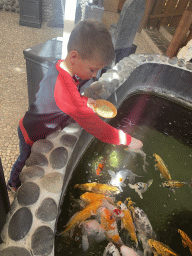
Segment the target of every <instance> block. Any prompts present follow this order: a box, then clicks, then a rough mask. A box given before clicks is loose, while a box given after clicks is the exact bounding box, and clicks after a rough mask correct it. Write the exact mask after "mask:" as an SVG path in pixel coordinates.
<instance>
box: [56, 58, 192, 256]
mask: <svg viewBox="0 0 192 256" xmlns="http://www.w3.org/2000/svg"><path fill="white" fill-rule="evenodd" d="M149 74H150V75H149ZM191 78H192V76H191V72H189V71H187V70H182V69H177V68H175V67H173V66H169V65H164V64H155V63H147V64H144V65H141V66H139V67H137V68H136V69H135V70H134V71H133V72H132V74H131V75H130V76H129V77H128V79H127V80H126V81H125V82H124V83H123V84H122V85H121V86H120V87H119V88H118V89H117V90H116V92H115V93H113V94H112V95H111V96H110V97H109V98H108V100H109V101H110V102H112V103H113V104H114V105H115V106H116V107H117V108H118V115H117V117H116V118H114V119H113V120H111V121H110V122H109V123H110V124H111V125H112V126H114V127H118V124H119V122H120V121H121V120H122V119H123V118H125V116H126V115H127V116H128V120H130V121H131V122H132V123H133V124H134V125H136V126H142V125H147V126H150V127H153V128H155V129H156V130H157V131H159V132H161V133H164V134H166V135H167V136H171V137H173V138H175V139H176V140H178V141H179V142H181V143H183V144H185V145H187V146H188V147H192V130H191V127H192V97H191V96H192V86H191V84H192V82H191V81H192V80H191ZM116 98H117V99H118V102H116ZM162 107H163V109H164V110H163V111H164V112H163V111H162ZM175 120H176V122H175ZM170 123H171V124H172V125H171V126H170ZM134 125H133V126H132V127H134ZM130 127H131V126H130ZM129 133H130V134H131V135H133V136H134V133H133V131H132V129H131V128H130V130H129ZM137 138H138V139H141V140H144V137H143V135H142V134H141V135H139V134H137ZM88 140H89V143H88V144H86V149H87V146H88V145H89V148H88V150H86V149H85V151H84V149H82V152H83V153H82V154H81V157H79V158H78V162H80V161H81V162H83V161H84V159H85V158H86V157H85V155H86V153H88V154H93V153H94V150H91V147H92V145H93V148H95V147H96V144H98V140H96V139H94V141H93V138H88ZM84 141H85V140H83V139H81V138H80V140H79V142H78V143H80V144H79V145H78V143H77V146H76V149H78V148H81V146H83V145H82V144H83V143H84ZM102 146H104V144H103V145H102ZM102 146H101V147H102ZM74 154H75V152H74ZM71 159H74V158H73V155H72V157H71ZM75 167H77V168H78V165H77V162H76V164H75V166H73V168H71V169H72V170H73V172H74V171H75ZM69 169H70V168H69ZM79 171H80V170H79ZM73 172H71V173H69V176H68V177H67V176H65V181H66V182H65V181H64V190H63V193H64V194H66V197H65V200H64V202H62V203H64V211H65V212H66V214H64V215H63V214H62V212H61V216H60V219H59V220H58V225H59V226H58V228H57V230H58V231H62V230H63V228H61V226H62V227H63V226H64V225H65V224H66V222H67V221H68V219H69V213H67V211H66V208H67V204H70V202H69V201H68V202H67V203H66V201H67V200H70V199H69V195H68V191H69V187H70V186H73V185H74V184H75V183H74V182H73V181H72V180H75V182H77V183H78V182H80V183H83V182H81V181H79V180H80V178H78V177H80V176H81V175H80V176H78V177H73ZM82 172H85V170H82ZM74 176H77V172H75V173H74ZM82 176H83V177H84V176H85V175H82ZM69 179H71V180H70V182H69ZM78 179H79V180H78ZM82 180H83V178H82ZM84 181H85V180H84ZM85 182H86V181H85ZM64 194H63V195H64ZM62 198H63V197H62ZM61 208H62V207H61ZM190 213H191V212H190V211H183V212H178V213H176V216H175V217H174V218H172V219H170V223H171V224H173V223H174V222H175V221H176V220H177V219H180V218H184V219H185V221H183V223H184V224H185V225H188V221H189V216H190ZM191 224H192V223H191ZM173 225H174V224H173ZM185 225H184V226H185ZM174 226H175V225H174ZM181 226H182V225H181ZM182 227H183V226H182ZM182 227H180V228H181V229H182ZM159 235H160V236H161V237H163V236H164V237H165V236H166V234H165V232H163V231H160V232H159ZM174 235H175V234H174ZM189 236H190V234H189ZM170 237H173V236H171V235H170ZM175 239H176V240H175ZM74 240H75V238H74ZM174 241H177V242H178V243H180V245H179V250H181V252H182V250H183V247H182V243H181V239H180V235H177V236H176V238H175V237H174ZM174 241H173V242H170V241H169V242H170V244H173V243H174ZM75 244H77V243H76V242H74V246H75ZM77 252H78V255H80V254H81V253H82V251H81V250H80V249H79V251H78V248H77V250H76V253H77ZM184 252H185V255H186V256H187V255H188V254H186V252H187V250H185V251H184ZM56 255H57V253H56ZM58 255H60V254H58ZM87 255H89V254H87ZM189 255H190V254H189Z"/></svg>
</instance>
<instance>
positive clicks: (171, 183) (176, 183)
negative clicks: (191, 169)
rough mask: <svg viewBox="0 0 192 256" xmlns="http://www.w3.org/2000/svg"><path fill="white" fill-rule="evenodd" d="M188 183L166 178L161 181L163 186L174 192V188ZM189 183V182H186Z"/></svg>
mask: <svg viewBox="0 0 192 256" xmlns="http://www.w3.org/2000/svg"><path fill="white" fill-rule="evenodd" d="M186 184H188V183H187V182H182V181H175V180H166V181H165V182H163V183H162V185H163V187H167V188H169V190H171V191H172V192H173V193H175V190H174V188H180V187H183V186H185V185H186ZM188 185H189V184H188Z"/></svg>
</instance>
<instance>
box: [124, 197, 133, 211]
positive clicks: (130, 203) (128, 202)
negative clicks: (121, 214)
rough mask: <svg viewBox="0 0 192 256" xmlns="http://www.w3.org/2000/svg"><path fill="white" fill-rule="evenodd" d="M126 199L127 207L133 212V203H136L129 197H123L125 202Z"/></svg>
mask: <svg viewBox="0 0 192 256" xmlns="http://www.w3.org/2000/svg"><path fill="white" fill-rule="evenodd" d="M126 201H127V208H128V209H129V210H130V211H131V212H132V213H133V212H134V209H135V207H134V205H135V204H136V203H134V202H133V201H132V200H131V197H127V198H126V199H125V202H126Z"/></svg>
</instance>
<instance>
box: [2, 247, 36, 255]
mask: <svg viewBox="0 0 192 256" xmlns="http://www.w3.org/2000/svg"><path fill="white" fill-rule="evenodd" d="M0 255H1V256H31V253H30V252H29V251H28V250H26V249H25V248H22V247H16V246H11V247H8V248H5V249H3V250H2V251H0Z"/></svg>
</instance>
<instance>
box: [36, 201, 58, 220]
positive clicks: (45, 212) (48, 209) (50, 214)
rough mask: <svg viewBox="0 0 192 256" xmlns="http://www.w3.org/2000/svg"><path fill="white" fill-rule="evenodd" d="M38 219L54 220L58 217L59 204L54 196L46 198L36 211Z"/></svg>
mask: <svg viewBox="0 0 192 256" xmlns="http://www.w3.org/2000/svg"><path fill="white" fill-rule="evenodd" d="M36 217H37V219H40V220H42V221H45V222H49V221H52V220H54V219H55V218H56V217H57V204H56V202H55V201H54V200H53V199H52V198H46V199H44V200H43V202H42V203H41V205H40V207H39V208H38V210H37V212H36Z"/></svg>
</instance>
